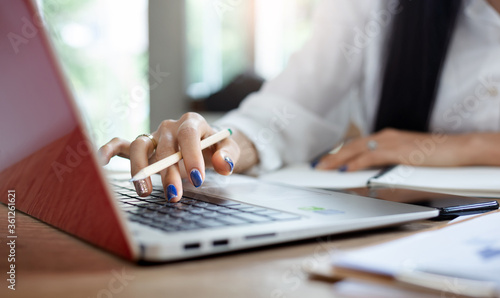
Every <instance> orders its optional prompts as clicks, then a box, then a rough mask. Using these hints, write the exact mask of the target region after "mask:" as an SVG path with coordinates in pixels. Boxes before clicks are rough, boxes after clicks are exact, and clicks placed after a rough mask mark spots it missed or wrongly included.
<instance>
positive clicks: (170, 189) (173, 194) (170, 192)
mask: <svg viewBox="0 0 500 298" xmlns="http://www.w3.org/2000/svg"><path fill="white" fill-rule="evenodd" d="M173 198H177V188H175V186H174V185H173V184H170V185H169V186H167V199H168V201H169V202H170V200H171V199H173Z"/></svg>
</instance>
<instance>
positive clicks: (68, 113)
mask: <svg viewBox="0 0 500 298" xmlns="http://www.w3.org/2000/svg"><path fill="white" fill-rule="evenodd" d="M0 65H1V68H0V181H2V182H1V184H0V191H1V195H0V197H1V198H2V199H0V201H2V202H4V203H5V204H7V203H8V202H7V193H8V191H9V190H10V191H11V193H12V192H14V193H15V197H16V199H15V207H16V208H17V209H18V210H21V211H23V212H26V213H28V214H30V215H32V216H34V217H37V218H39V219H41V220H43V221H45V222H47V223H50V224H52V225H54V226H57V227H58V228H60V229H62V230H65V231H67V232H69V233H71V234H74V235H77V236H79V237H81V238H83V239H85V240H88V241H90V242H92V243H94V244H97V245H100V246H103V247H105V248H107V249H109V250H112V251H114V252H115V253H118V254H120V255H122V256H124V257H126V258H132V251H131V249H130V247H131V246H130V245H129V241H128V240H127V237H126V233H125V232H124V230H123V225H122V224H121V218H120V216H119V214H118V212H117V211H116V207H115V204H114V203H113V202H112V200H111V198H110V193H109V191H108V189H107V186H106V184H105V182H104V179H103V175H102V173H101V171H100V169H99V168H98V167H99V165H98V164H97V162H96V158H95V156H94V153H93V151H94V149H93V146H92V145H91V144H90V142H89V141H88V139H87V137H86V135H85V133H84V130H83V128H82V127H83V126H82V125H81V120H80V117H79V114H78V112H77V110H76V106H75V104H74V102H73V100H72V95H71V93H70V92H69V89H68V88H67V85H66V82H65V79H64V76H63V75H62V73H61V71H60V68H59V67H58V63H57V60H56V58H55V54H54V53H53V51H52V47H51V46H50V42H49V40H48V37H47V34H46V33H45V31H44V25H43V23H42V21H41V18H40V14H39V13H38V12H37V10H36V7H35V5H34V4H33V3H32V2H31V1H29V0H23V1H0ZM11 203H12V202H11Z"/></svg>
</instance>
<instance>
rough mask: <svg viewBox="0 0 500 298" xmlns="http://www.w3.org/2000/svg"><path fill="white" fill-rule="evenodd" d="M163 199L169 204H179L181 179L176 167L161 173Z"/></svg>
mask: <svg viewBox="0 0 500 298" xmlns="http://www.w3.org/2000/svg"><path fill="white" fill-rule="evenodd" d="M161 178H162V179H161V180H162V183H163V189H164V190H165V197H166V198H167V200H168V201H169V202H172V203H175V202H179V201H180V199H181V198H182V194H183V189H182V179H181V174H180V171H179V166H178V165H173V166H171V167H168V168H167V169H166V170H163V171H162V173H161Z"/></svg>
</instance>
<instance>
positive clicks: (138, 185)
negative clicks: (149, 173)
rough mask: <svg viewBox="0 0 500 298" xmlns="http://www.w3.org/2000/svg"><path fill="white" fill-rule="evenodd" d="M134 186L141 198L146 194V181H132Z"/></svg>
mask: <svg viewBox="0 0 500 298" xmlns="http://www.w3.org/2000/svg"><path fill="white" fill-rule="evenodd" d="M134 186H135V191H137V194H138V195H140V196H143V195H145V194H147V193H148V184H147V183H146V180H144V179H142V180H137V181H134Z"/></svg>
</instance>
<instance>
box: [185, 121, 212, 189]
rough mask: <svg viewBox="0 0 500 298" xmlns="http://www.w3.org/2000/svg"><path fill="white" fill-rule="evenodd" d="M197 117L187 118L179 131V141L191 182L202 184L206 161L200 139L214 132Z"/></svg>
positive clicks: (196, 185) (195, 184)
mask: <svg viewBox="0 0 500 298" xmlns="http://www.w3.org/2000/svg"><path fill="white" fill-rule="evenodd" d="M203 123H205V122H203V121H198V120H197V119H192V120H186V121H184V122H183V123H182V124H181V125H180V126H179V130H178V132H177V141H178V143H179V147H180V150H181V153H182V157H183V160H184V166H185V167H186V171H187V173H188V176H189V179H190V180H191V183H192V184H193V185H194V186H195V187H199V186H201V184H202V183H203V180H204V179H205V162H204V159H203V154H202V152H201V144H200V140H201V138H202V136H203V137H207V136H208V135H210V134H212V133H213V130H212V128H210V127H209V126H208V125H204V124H203Z"/></svg>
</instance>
